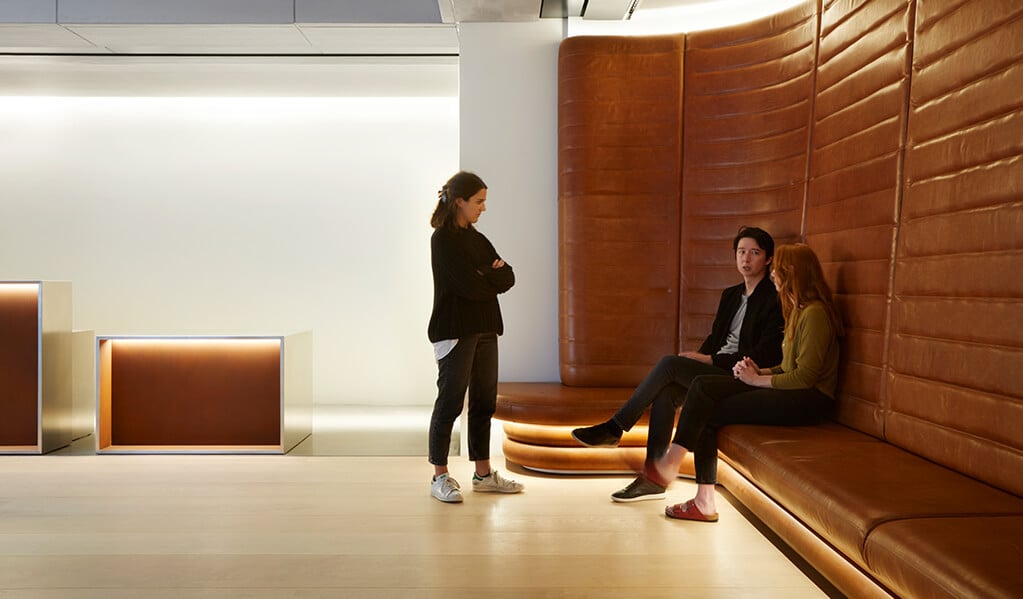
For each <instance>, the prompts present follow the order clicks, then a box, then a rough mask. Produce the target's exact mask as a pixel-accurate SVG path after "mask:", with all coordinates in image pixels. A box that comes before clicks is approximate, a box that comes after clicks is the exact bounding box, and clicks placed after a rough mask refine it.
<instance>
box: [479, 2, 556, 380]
mask: <svg viewBox="0 0 1023 599" xmlns="http://www.w3.org/2000/svg"><path fill="white" fill-rule="evenodd" d="M561 39H562V22H561V20H560V19H543V20H540V21H536V22H528V23H463V24H461V25H459V43H460V45H459V47H460V57H459V62H460V66H459V105H460V113H461V116H460V127H459V134H460V137H461V142H460V160H461V165H462V168H464V169H466V170H472V171H475V172H476V173H478V174H479V175H480V176H481V177H482V178H483V180H484V181H486V183H487V186H488V187H489V189H488V191H487V212H486V214H484V215H483V217H482V218H481V219H480V222H479V226H478V228H479V229H480V231H482V232H483V233H484V234H485V235H486V236H487V237H488V238H489V239H490V240H491V241H492V242H493V243H494V246H495V247H496V248H497V251H498V253H500V254H501V256H502V257H503V258H505V259H506V260H507V262H508V263H509V264H511V265H512V267H513V268H514V269H515V277H516V284H515V287H513V288H512V289H511V290H510V291H509V292H508V293H507V294H505V295H503V296H501V308H502V312H503V315H504V321H505V334H504V337H503V338H502V339H501V342H500V348H501V371H500V378H501V380H503V381H558V380H560V379H559V374H558V372H559V367H558V228H557V218H558V178H557V170H558V169H557V167H558V154H557V127H558V123H557V114H558V112H557V111H558V107H557V57H558V45H559V44H560V42H561Z"/></svg>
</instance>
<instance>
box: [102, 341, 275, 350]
mask: <svg viewBox="0 0 1023 599" xmlns="http://www.w3.org/2000/svg"><path fill="white" fill-rule="evenodd" d="M99 341H100V343H110V344H111V347H117V348H120V349H125V350H129V351H130V350H133V349H138V350H165V351H166V350H171V351H175V350H186V351H187V350H190V349H194V350H204V351H209V350H222V351H231V352H239V351H241V352H244V351H256V350H258V351H267V350H277V349H280V347H281V339H280V338H275V337H238V338H231V337H128V338H103V337H101V338H100V339H99Z"/></svg>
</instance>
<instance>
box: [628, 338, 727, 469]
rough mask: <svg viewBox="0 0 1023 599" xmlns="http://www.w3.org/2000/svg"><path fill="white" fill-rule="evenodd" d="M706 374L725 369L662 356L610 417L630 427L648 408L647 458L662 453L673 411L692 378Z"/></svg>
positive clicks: (666, 444) (673, 419) (671, 422)
mask: <svg viewBox="0 0 1023 599" xmlns="http://www.w3.org/2000/svg"><path fill="white" fill-rule="evenodd" d="M705 374H718V375H724V374H727V372H726V371H725V370H723V369H721V368H718V367H717V366H714V365H713V364H704V363H703V362H698V361H696V360H692V359H690V358H683V357H681V356H664V357H663V358H661V359H660V361H659V362H657V365H656V366H654V368H653V370H651V371H650V373H649V374H647V375H646V378H644V379H643V382H641V383H640V384H639V386H638V387H636V390H635V391H633V392H632V397H630V398H629V400H628V401H627V402H625V405H623V406H622V407H621V408H619V410H618V411H617V412H615V415H614V416H613V417H612V418H611V419H612V420H614V421H615V424H617V425H618V426H620V427H622V430H631V429H632V427H633V426H635V425H636V423H637V422H639V419H640V417H641V416H643V412H644V411H645V410H646V409H647V408H650V427H649V430H648V432H647V437H646V456H647V459H648V460H649V459H656V458H659V457H661V456H662V455H664V452H665V451H667V449H668V441H669V440H670V439H671V431H672V428H673V427H674V425H675V411H676V410H678V408H679V406H681V405H682V402H683V401H684V400H685V397H686V392H687V391H688V390H689V385H690V384H692V382H693V379H694V378H696V377H698V376H701V375H705Z"/></svg>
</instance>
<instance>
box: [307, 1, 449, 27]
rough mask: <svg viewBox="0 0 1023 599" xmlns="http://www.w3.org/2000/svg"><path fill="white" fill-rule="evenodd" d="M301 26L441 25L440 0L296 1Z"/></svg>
mask: <svg viewBox="0 0 1023 599" xmlns="http://www.w3.org/2000/svg"><path fill="white" fill-rule="evenodd" d="M295 21H296V22H298V23H433V24H440V23H441V13H440V6H439V5H438V0H345V1H343V2H339V1H338V0H295Z"/></svg>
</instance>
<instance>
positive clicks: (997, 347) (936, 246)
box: [885, 0, 1023, 494]
mask: <svg viewBox="0 0 1023 599" xmlns="http://www.w3.org/2000/svg"><path fill="white" fill-rule="evenodd" d="M915 35H916V41H915V51H914V56H913V72H912V77H913V85H912V89H911V97H910V111H909V122H908V131H907V142H906V157H905V174H904V193H903V200H902V211H901V217H900V222H901V225H900V232H899V240H898V253H897V260H896V266H895V281H894V303H893V309H892V338H891V353H890V358H889V362H890V364H889V375H888V377H887V382H886V386H887V395H888V398H889V401H888V403H889V409H890V413H889V414H888V415H887V416H886V425H885V434H886V437H887V439H888V440H889V441H891V442H892V443H895V444H897V445H899V446H902V447H905V448H907V449H909V450H910V451H913V452H915V453H918V454H920V455H923V456H926V457H928V458H929V459H931V460H934V461H936V462H939V463H941V464H945V465H947V466H949V467H950V468H954V469H956V470H959V471H961V472H963V473H966V474H968V475H970V476H973V477H975V478H977V479H980V480H983V481H986V482H988V483H991V484H993V485H995V486H998V487H1000V488H1002V489H1006V490H1008V491H1011V492H1013V493H1016V494H1023V477H1020V476H1019V473H1020V472H1023V437H1021V436H1020V434H1019V431H1020V430H1021V427H1023V385H1020V383H1019V365H1020V364H1023V279H1021V278H1020V277H1019V276H1017V273H1016V270H1017V269H1016V264H1018V262H1019V261H1020V259H1021V258H1023V235H1021V233H1020V231H1021V230H1023V201H1021V200H1020V198H1021V197H1023V96H1021V95H1020V90H1021V89H1023V5H1021V4H1019V3H1018V2H1013V1H1008V0H984V1H978V2H946V1H942V0H918V2H917V18H916V33H915Z"/></svg>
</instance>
